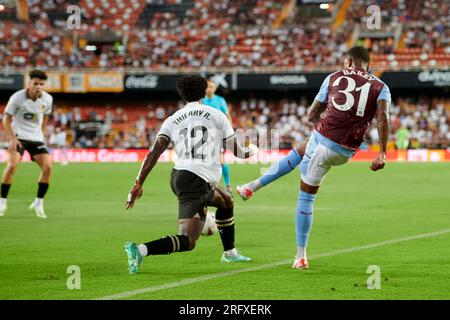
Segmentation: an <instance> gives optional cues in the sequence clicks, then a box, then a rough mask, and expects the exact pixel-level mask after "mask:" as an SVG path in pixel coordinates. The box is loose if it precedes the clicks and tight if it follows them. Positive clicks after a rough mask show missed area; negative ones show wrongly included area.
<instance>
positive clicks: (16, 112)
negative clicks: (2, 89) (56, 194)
mask: <svg viewBox="0 0 450 320" xmlns="http://www.w3.org/2000/svg"><path fill="white" fill-rule="evenodd" d="M29 76H30V80H29V81H28V85H27V88H26V89H22V90H19V91H17V92H16V93H14V94H13V95H12V96H11V97H10V99H9V101H8V104H7V105H6V108H5V112H4V116H3V127H4V130H5V131H6V134H7V135H8V138H9V139H10V144H9V147H8V162H7V165H6V168H5V170H4V171H3V176H2V185H1V199H0V216H3V215H4V214H5V212H6V209H7V200H6V199H7V197H8V192H9V189H10V187H11V183H12V180H13V175H14V173H15V172H16V169H17V166H18V164H19V162H20V161H21V159H22V156H23V154H24V152H25V150H26V151H28V153H29V154H30V156H31V159H32V160H33V161H35V162H36V163H37V164H38V165H39V167H40V168H41V174H40V176H39V183H38V191H37V196H36V199H35V200H34V201H33V203H32V204H31V205H30V210H33V211H34V212H35V213H36V215H37V217H39V218H43V219H46V218H47V216H46V215H45V212H44V196H45V194H46V193H47V190H48V186H49V183H50V175H51V171H52V163H51V158H50V155H49V153H48V150H47V147H46V145H45V138H44V132H45V127H46V123H47V119H48V116H49V115H50V113H51V112H52V105H53V98H52V96H51V95H50V94H48V93H47V92H45V91H44V90H43V87H44V85H45V82H46V80H47V74H46V73H45V72H43V71H40V70H33V71H31V72H30V74H29Z"/></svg>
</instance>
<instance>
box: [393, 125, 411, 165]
mask: <svg viewBox="0 0 450 320" xmlns="http://www.w3.org/2000/svg"><path fill="white" fill-rule="evenodd" d="M409 138H410V133H409V130H408V128H407V127H406V125H405V124H402V126H401V127H400V128H399V129H398V130H397V131H396V132H395V147H396V148H397V154H398V158H397V160H400V161H405V160H406V150H407V149H408V146H409Z"/></svg>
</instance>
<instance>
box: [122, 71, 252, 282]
mask: <svg viewBox="0 0 450 320" xmlns="http://www.w3.org/2000/svg"><path fill="white" fill-rule="evenodd" d="M206 86H207V84H206V80H205V79H204V78H203V77H200V76H188V77H184V78H181V79H179V80H178V81H177V91H178V92H179V94H180V96H181V97H182V98H183V101H184V102H185V103H186V105H185V106H184V107H183V108H182V109H180V110H178V111H177V112H175V113H174V114H173V115H172V116H170V117H168V118H167V119H166V120H165V121H164V123H163V124H162V126H161V129H160V131H159V132H158V134H157V138H156V141H155V144H154V146H153V148H152V151H151V152H149V153H148V154H147V156H146V158H145V160H144V162H143V164H142V166H141V169H140V170H139V173H138V176H137V178H136V181H135V184H134V186H133V188H132V189H131V191H130V193H129V195H128V200H127V203H126V208H127V209H130V208H133V206H134V202H135V201H136V199H139V198H140V197H141V196H142V193H143V190H142V186H143V184H144V182H145V179H146V178H147V176H148V174H149V173H150V172H151V171H152V169H153V167H154V166H155V165H156V163H157V162H158V159H159V157H160V156H161V154H162V153H163V152H164V151H165V150H166V149H167V147H168V146H169V144H170V143H171V142H172V143H173V144H174V148H175V152H176V153H177V160H176V162H175V166H174V169H173V170H172V173H171V180H170V185H171V188H172V191H173V192H174V194H175V195H176V196H177V197H178V202H179V212H178V224H179V232H178V234H177V235H168V236H165V237H163V238H161V239H158V240H154V241H150V242H147V243H144V244H139V245H137V244H136V243H134V242H127V243H126V244H125V252H126V253H127V255H128V272H129V273H130V274H136V273H137V272H138V267H139V264H140V263H141V262H142V259H143V257H145V256H148V255H159V254H169V253H173V252H182V251H190V250H193V249H194V247H195V245H196V241H197V240H198V238H199V236H200V234H201V231H202V229H203V226H204V223H205V218H206V215H205V213H206V210H204V208H205V207H207V206H213V207H216V208H217V211H216V223H217V227H218V229H219V232H220V236H221V239H222V243H223V244H224V249H225V252H224V254H223V256H222V261H225V262H235V261H250V258H248V257H245V256H242V255H241V254H240V253H239V252H238V251H237V250H236V248H235V247H234V235H235V232H234V218H233V210H234V204H233V199H232V197H231V196H230V195H229V193H227V192H225V190H222V189H221V188H220V187H219V186H218V185H219V182H220V174H221V167H220V153H221V152H220V149H221V147H223V146H225V147H226V148H227V149H229V150H233V153H234V154H235V156H237V157H240V158H244V159H246V158H249V157H251V156H252V155H253V154H254V152H255V151H253V149H251V148H243V147H241V146H240V145H239V143H238V142H237V140H236V135H235V133H234V130H233V127H232V126H231V123H230V121H228V119H227V117H226V116H225V115H224V114H223V113H222V112H220V111H218V110H216V109H214V108H211V107H209V106H205V105H202V104H201V103H200V100H201V98H202V97H203V95H204V92H205V89H206ZM198 142H201V143H200V144H199V143H198Z"/></svg>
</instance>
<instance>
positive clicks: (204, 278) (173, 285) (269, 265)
mask: <svg viewBox="0 0 450 320" xmlns="http://www.w3.org/2000/svg"><path fill="white" fill-rule="evenodd" d="M449 232H450V229H444V230H440V231H435V232H431V233H424V234H418V235H415V236H410V237H405V238H399V239H393V240H387V241H382V242H376V243H372V244H368V245H364V246H358V247H352V248H348V249H341V250H335V251H331V252H326V253H320V254H316V255H312V256H310V259H317V258H323V257H331V256H336V255H340V254H343V253H350V252H355V251H360V250H366V249H372V248H378V247H382V246H386V245H389V244H395V243H399V242H404V241H410V240H417V239H423V238H429V237H434V236H439V235H442V234H446V233H449ZM291 262H292V259H289V260H282V261H278V262H273V263H267V264H262V265H259V266H255V267H250V268H243V269H238V270H231V271H226V272H220V273H214V274H208V275H204V276H201V277H196V278H191V279H185V280H181V281H176V282H171V283H166V284H162V285H158V286H153V287H148V288H142V289H136V290H131V291H126V292H122V293H118V294H113V295H110V296H104V297H100V298H96V299H94V300H116V299H123V298H129V297H132V296H136V295H138V294H143V293H149V292H155V291H160V290H166V289H170V288H176V287H182V286H186V285H189V284H193V283H198V282H202V281H207V280H212V279H217V278H224V277H228V276H233V275H236V274H240V273H244V272H251V271H257V270H262V269H270V268H275V267H278V266H281V265H285V264H289V263H291Z"/></svg>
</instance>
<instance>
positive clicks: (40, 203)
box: [34, 198, 44, 206]
mask: <svg viewBox="0 0 450 320" xmlns="http://www.w3.org/2000/svg"><path fill="white" fill-rule="evenodd" d="M34 203H35V204H36V205H37V206H41V205H43V204H44V199H42V198H36V199H34Z"/></svg>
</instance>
